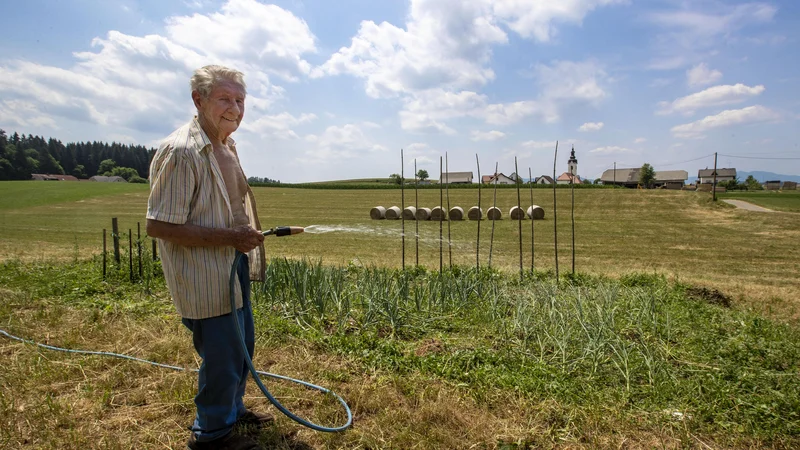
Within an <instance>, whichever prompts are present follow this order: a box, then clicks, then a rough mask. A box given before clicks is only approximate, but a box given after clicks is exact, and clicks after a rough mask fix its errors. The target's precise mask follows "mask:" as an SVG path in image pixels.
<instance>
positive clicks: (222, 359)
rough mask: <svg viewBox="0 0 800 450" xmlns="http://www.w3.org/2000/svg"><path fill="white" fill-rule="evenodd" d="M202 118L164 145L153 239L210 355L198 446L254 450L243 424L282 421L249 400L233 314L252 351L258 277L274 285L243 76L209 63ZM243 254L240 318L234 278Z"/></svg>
mask: <svg viewBox="0 0 800 450" xmlns="http://www.w3.org/2000/svg"><path fill="white" fill-rule="evenodd" d="M191 89H192V100H194V105H195V106H196V107H197V116H195V117H194V118H193V119H192V120H191V121H190V122H189V123H187V124H186V125H184V126H182V127H180V128H178V129H177V130H176V131H175V132H173V133H172V134H171V135H170V136H169V137H167V138H166V139H165V140H164V141H163V142H162V143H161V145H160V147H159V149H158V151H157V152H156V154H155V156H154V157H153V161H152V163H151V165H150V198H149V199H148V202H147V234H148V235H149V236H151V237H154V238H157V239H158V243H159V247H160V250H161V259H162V266H163V270H164V276H165V278H166V280H167V286H168V287H169V291H170V294H171V295H172V299H173V302H174V304H175V307H176V309H177V311H178V313H179V314H180V315H181V317H182V318H183V319H182V321H183V324H184V325H185V326H186V327H187V328H188V329H189V330H190V331H191V332H192V339H193V342H194V348H195V350H197V353H198V354H199V355H200V358H202V361H203V362H202V364H201V366H200V374H199V380H198V392H197V396H195V399H194V400H195V404H196V406H197V414H196V417H195V420H194V424H193V425H192V428H191V429H192V435H191V436H190V438H189V442H188V447H189V448H190V449H193V450H196V449H254V448H258V446H257V445H256V442H255V441H254V440H252V439H251V438H249V437H247V436H246V435H244V434H241V433H239V432H238V431H239V428H238V427H237V429H236V430H234V425H236V424H250V425H255V426H256V427H260V426H261V425H263V424H264V423H267V422H269V421H271V420H272V416H270V415H267V414H259V413H256V412H253V411H249V410H248V409H246V408H245V406H244V404H243V402H242V396H243V395H244V392H245V385H246V382H247V375H248V370H247V366H246V363H245V359H244V358H245V357H244V354H243V353H242V350H241V346H240V344H239V341H238V338H237V333H236V330H235V328H234V325H233V320H232V318H231V317H230V314H232V313H233V314H237V315H238V318H239V323H240V325H241V327H242V328H243V333H244V336H245V341H246V344H247V350H248V352H249V354H250V357H251V358H252V355H253V348H254V341H255V339H254V331H253V314H252V310H251V308H250V280H251V279H252V280H263V279H264V265H265V258H264V245H263V241H264V236H263V235H262V234H261V232H259V231H258V230H259V229H260V228H261V226H260V224H259V221H258V214H257V213H256V205H255V201H254V199H253V193H252V191H251V190H250V188H249V186H248V185H247V180H246V178H245V176H244V172H243V171H242V168H241V165H240V164H239V158H238V156H237V154H236V146H235V143H234V141H233V139H231V138H230V135H231V134H232V133H233V132H234V131H236V129H237V128H238V127H239V124H240V123H241V122H242V118H243V117H244V101H245V96H246V87H245V83H244V79H243V75H242V73H241V72H238V71H236V70H232V69H229V68H226V67H222V66H206V67H203V68H201V69H198V70H197V71H195V73H194V75H193V76H192V78H191ZM235 250H239V251H241V252H242V253H245V257H243V258H242V259H241V261H242V262H241V264H239V267H238V268H237V277H238V283H237V284H236V292H235V295H236V306H237V310H236V311H233V312H232V311H231V306H230V292H229V290H230V288H229V282H230V280H229V278H230V271H231V265H232V264H233V260H234V256H235Z"/></svg>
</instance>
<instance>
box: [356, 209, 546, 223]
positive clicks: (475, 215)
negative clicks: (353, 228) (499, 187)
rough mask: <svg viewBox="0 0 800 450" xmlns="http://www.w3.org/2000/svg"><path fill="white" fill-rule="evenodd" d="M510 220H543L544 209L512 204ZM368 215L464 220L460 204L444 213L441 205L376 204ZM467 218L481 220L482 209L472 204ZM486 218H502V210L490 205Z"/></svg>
mask: <svg viewBox="0 0 800 450" xmlns="http://www.w3.org/2000/svg"><path fill="white" fill-rule="evenodd" d="M508 215H509V217H511V220H526V219H532V220H544V209H543V208H542V207H541V206H538V205H531V206H529V207H528V210H527V211H523V210H522V208H520V207H519V206H513V207H511V209H510V210H509V212H508ZM369 216H370V218H372V219H373V220H383V219H386V220H400V219H404V220H420V221H422V220H433V221H436V222H442V221H446V220H450V221H459V220H464V209H463V208H461V207H460V206H454V207H452V208H450V211H448V212H447V214H445V211H444V209H443V208H442V207H441V206H435V207H433V208H417V207H414V206H407V207H406V208H405V209H403V210H402V211H401V210H400V207H399V206H391V207H389V208H384V207H383V206H376V207H374V208H372V209H371V210H370V211H369ZM467 218H468V219H469V220H482V219H483V218H484V216H483V210H482V209H481V208H478V207H477V206H473V207H472V208H470V209H469V211H467ZM486 218H488V219H489V220H502V219H503V212H502V211H500V208H497V207H494V206H493V207H491V208H489V209H488V210H487V211H486Z"/></svg>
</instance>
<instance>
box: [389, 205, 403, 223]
mask: <svg viewBox="0 0 800 450" xmlns="http://www.w3.org/2000/svg"><path fill="white" fill-rule="evenodd" d="M398 219H400V207H399V206H392V207H391V208H389V209H387V210H386V220H398Z"/></svg>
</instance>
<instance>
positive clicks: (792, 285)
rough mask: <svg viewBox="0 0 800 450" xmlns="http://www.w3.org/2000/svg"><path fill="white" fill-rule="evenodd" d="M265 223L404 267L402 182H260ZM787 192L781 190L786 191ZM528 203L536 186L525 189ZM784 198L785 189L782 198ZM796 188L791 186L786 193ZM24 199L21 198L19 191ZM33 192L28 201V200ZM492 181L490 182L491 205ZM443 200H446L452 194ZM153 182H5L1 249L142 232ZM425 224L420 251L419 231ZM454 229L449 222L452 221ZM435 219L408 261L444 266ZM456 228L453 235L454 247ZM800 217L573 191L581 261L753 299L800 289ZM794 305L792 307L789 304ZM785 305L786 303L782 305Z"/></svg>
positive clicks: (541, 252)
mask: <svg viewBox="0 0 800 450" xmlns="http://www.w3.org/2000/svg"><path fill="white" fill-rule="evenodd" d="M254 192H255V195H256V200H257V202H258V205H259V215H260V219H261V223H262V225H263V226H264V227H265V228H269V227H273V226H280V225H299V226H309V225H320V226H326V227H344V228H350V229H354V230H360V231H349V232H328V233H320V234H310V233H309V234H304V235H300V236H294V237H292V238H290V239H278V238H274V239H269V240H268V241H267V251H268V254H269V255H270V256H287V257H292V258H298V257H310V258H314V259H316V258H321V259H322V260H323V261H324V262H325V263H328V264H340V263H349V262H351V261H352V262H358V263H360V264H364V265H371V264H377V265H380V266H386V267H400V266H401V264H402V253H403V252H402V250H403V247H402V238H401V236H402V230H401V227H402V226H403V224H402V223H401V221H385V220H384V221H373V220H370V218H369V210H370V208H372V207H373V206H377V205H382V206H386V207H388V206H392V205H400V203H401V201H400V200H401V199H400V197H401V192H400V191H399V190H380V189H376V190H346V189H345V190H335V189H318V190H316V189H289V188H254ZM533 195H534V203H535V204H538V205H541V206H542V207H543V208H544V210H545V214H546V215H545V220H543V221H536V222H535V223H534V254H535V261H534V263H535V267H536V268H537V269H542V270H553V269H554V268H555V254H554V233H553V217H552V209H553V194H552V191H550V190H543V189H537V190H534V191H533ZM557 195H558V200H557V201H558V243H559V246H558V247H559V269H560V272H561V273H564V272H565V271H571V268H572V267H571V266H572V234H571V227H572V225H571V217H570V208H569V207H570V202H571V194H570V191H569V190H564V189H560V190H558V194H557ZM780 195H785V194H780ZM516 196H517V194H516V190H514V189H501V190H498V191H497V206H498V207H499V208H500V209H501V210H502V211H503V213H504V216H505V219H504V220H501V221H497V222H495V224H494V226H495V230H494V239H493V241H492V240H491V239H490V238H491V236H492V222H490V221H486V220H484V221H482V222H481V224H480V228H481V229H480V243H481V245H480V264H481V265H484V266H485V265H487V264H488V262H489V261H488V260H489V251H490V249H491V250H492V264H493V266H494V267H499V268H503V269H504V270H508V271H516V270H518V267H519V260H520V257H519V224H518V223H517V222H514V221H511V220H508V211H509V209H510V208H511V206H513V205H515V204H516ZM405 197H406V204H407V205H414V204H415V201H416V202H418V203H417V204H418V205H419V206H420V207H423V206H425V207H434V206H437V205H439V198H440V193H439V191H438V190H420V191H419V197H418V200H415V193H414V191H413V190H406V191H405ZM521 197H522V203H523V205H527V204H529V203H530V193H529V192H526V191H524V190H523V191H522V192H521ZM782 198H783V197H782ZM789 198H795V197H789ZM20 199H23V200H20ZM24 199H28V200H24ZM477 202H478V199H477V190H474V189H454V190H451V191H450V206H451V207H452V206H461V207H462V208H464V209H465V210H467V209H468V208H469V207H471V206H474V205H477ZM492 202H493V191H492V190H491V189H483V190H482V199H481V206H482V207H483V209H484V211H485V210H486V209H487V208H488V207H489V206H491V205H492ZM443 203H444V204H445V205H447V200H446V199H444V201H443ZM146 205H147V186H146V185H128V184H125V185H102V186H101V185H99V184H96V183H85V184H84V183H75V184H70V183H34V182H3V183H0V211H2V218H0V235H2V236H3V239H2V241H1V242H0V258H22V259H52V258H60V259H62V260H68V259H72V258H73V257H74V256H75V255H76V254H77V255H80V256H88V255H92V254H98V253H100V251H101V249H102V230H103V229H104V228H106V229H108V232H109V233H110V231H111V218H112V217H117V218H118V219H119V226H120V231H121V232H122V233H127V230H129V229H130V230H133V233H134V235H135V233H136V227H137V223H139V224H140V225H141V227H142V233H144V222H145V220H144V215H145V212H146V211H145V210H146ZM441 225H442V227H441V228H442V235H443V241H444V242H443V243H442V247H443V253H444V254H443V258H442V260H443V263H444V264H445V265H449V264H450V260H451V257H452V263H453V264H455V265H462V266H474V265H475V262H476V255H475V254H476V241H477V231H478V229H477V228H478V224H477V222H472V221H462V222H449V223H448V222H445V223H443V224H441ZM417 226H418V227H419V251H417V241H416V239H415V231H416V227H417ZM530 228H531V222H530V221H525V222H523V223H522V240H523V243H522V248H523V267H525V268H529V267H530V265H531V251H530V248H531V243H530V242H531V239H530V236H531V229H530ZM448 229H449V230H448ZM439 233H440V224H439V223H438V222H430V221H428V222H419V223H416V222H414V221H406V222H405V236H406V238H405V263H406V265H407V266H413V265H414V264H415V263H416V261H417V258H419V263H420V264H421V265H424V266H427V267H429V268H435V269H438V267H439V248H440V241H439ZM448 233H449V235H450V242H451V246H450V247H449V248H448ZM798 236H800V220H798V216H796V215H794V214H781V215H765V214H753V213H749V212H747V211H739V210H736V209H734V208H731V207H729V206H728V205H725V204H719V205H714V204H712V203H711V201H710V198H709V195H708V194H707V193H698V192H683V191H677V192H675V191H664V190H654V191H639V190H620V189H614V190H607V189H581V190H575V262H576V270H577V271H579V272H585V273H593V274H602V275H610V276H618V275H620V274H624V273H627V272H631V271H656V272H660V273H665V274H667V275H670V276H675V277H677V278H679V279H682V280H686V281H691V282H693V283H701V284H705V285H709V286H711V287H716V288H719V289H723V290H724V291H726V292H730V293H731V294H733V295H738V296H743V298H746V299H751V300H752V299H754V301H753V304H754V305H755V307H758V308H765V309H768V308H773V307H781V305H782V304H784V303H786V301H788V300H789V299H795V298H798V297H800V277H796V276H793V275H792V274H797V273H798V272H800V244H798ZM783 306H788V307H790V309H789V310H787V311H788V312H789V313H790V314H791V315H792V317H796V312H795V311H794V309H793V308H794V306H793V305H783ZM784 312H786V311H784Z"/></svg>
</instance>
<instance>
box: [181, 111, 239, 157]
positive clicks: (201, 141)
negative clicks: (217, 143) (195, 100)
mask: <svg viewBox="0 0 800 450" xmlns="http://www.w3.org/2000/svg"><path fill="white" fill-rule="evenodd" d="M189 134H190V135H191V136H192V137H193V138H194V142H195V150H196V151H197V152H198V153H208V152H210V151H211V150H212V148H213V147H212V145H211V139H209V138H208V135H207V134H206V132H205V130H203V127H202V126H200V121H199V120H198V119H197V116H194V118H192V123H191V125H190V126H189ZM226 143H227V144H228V146H229V147H231V149H233V151H234V153H235V152H236V150H235V149H236V141H234V140H233V138H232V137H230V136H228V139H227V140H226Z"/></svg>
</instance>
